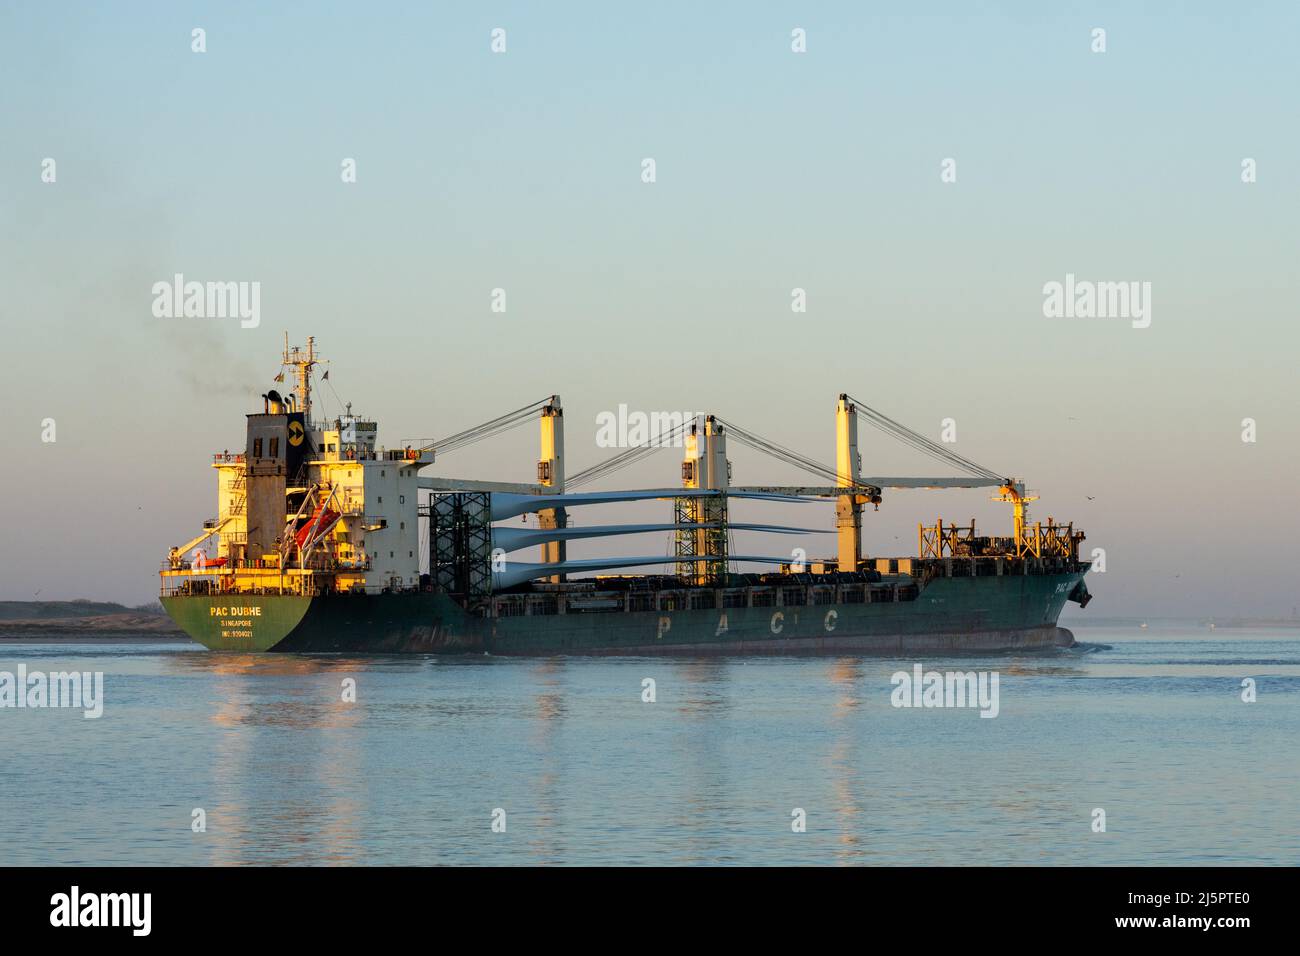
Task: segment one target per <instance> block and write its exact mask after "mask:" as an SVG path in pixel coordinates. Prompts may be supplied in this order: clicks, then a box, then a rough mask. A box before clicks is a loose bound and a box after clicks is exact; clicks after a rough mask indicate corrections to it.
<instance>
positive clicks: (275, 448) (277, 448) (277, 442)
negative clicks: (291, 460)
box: [271, 438, 280, 458]
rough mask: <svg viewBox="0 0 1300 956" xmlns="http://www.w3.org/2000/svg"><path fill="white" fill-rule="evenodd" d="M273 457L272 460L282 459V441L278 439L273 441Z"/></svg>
mask: <svg viewBox="0 0 1300 956" xmlns="http://www.w3.org/2000/svg"><path fill="white" fill-rule="evenodd" d="M271 457H272V458H279V457H280V439H278V438H272V439H271Z"/></svg>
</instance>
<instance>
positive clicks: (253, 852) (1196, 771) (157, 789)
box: [0, 627, 1300, 865]
mask: <svg viewBox="0 0 1300 956" xmlns="http://www.w3.org/2000/svg"><path fill="white" fill-rule="evenodd" d="M1074 630H1075V634H1076V636H1077V637H1078V638H1079V640H1081V641H1083V642H1087V644H1088V646H1085V647H1084V648H1081V649H1076V650H1071V651H1057V652H1051V653H1048V654H1046V655H1034V656H1023V657H997V658H962V659H957V660H943V659H938V658H930V659H924V660H923V661H922V663H923V664H924V666H925V667H926V669H931V670H956V669H960V670H996V671H997V672H998V674H999V675H1000V676H999V703H1000V713H999V715H998V716H997V717H996V718H995V719H987V718H981V717H980V716H979V712H978V710H974V709H964V710H961V709H928V710H927V709H901V708H894V707H893V706H891V704H890V694H891V691H892V690H893V687H892V685H891V683H890V677H891V675H892V674H893V673H895V672H896V671H899V670H909V671H910V669H911V666H912V664H913V663H914V661H913V660H911V659H908V660H898V661H895V660H860V659H822V660H802V659H783V660H761V659H758V660H739V659H737V660H727V661H709V660H699V661H671V660H659V659H654V660H649V659H620V660H608V659H592V660H587V659H578V658H573V659H550V660H513V659H500V658H487V657H479V658H473V659H464V660H456V659H435V658H422V657H383V658H371V659H354V658H334V657H314V656H313V657H284V656H266V657H232V656H224V655H216V654H212V653H209V652H207V651H204V650H202V649H201V648H198V647H197V646H196V645H190V644H149V643H113V644H106V643H100V644H89V643H83V644H64V643H60V644H36V643H27V644H24V643H20V642H11V641H5V642H3V643H0V670H6V671H11V672H13V671H16V670H17V667H18V665H19V664H25V665H26V666H27V668H28V670H29V671H30V670H42V671H57V670H69V669H75V670H82V671H102V672H103V673H104V681H105V698H106V702H105V711H104V715H103V717H101V718H100V719H98V720H86V719H84V718H83V717H82V714H81V712H80V711H79V710H78V711H69V710H16V709H0V749H2V753H3V772H0V863H4V864H51V863H54V864H246V863H251V864H347V863H357V864H537V863H549V864H584V863H585V864H628V863H631V864H719V863H720V864H737V863H743V864H815V863H832V864H837V863H838V864H900V863H907V864H923V865H924V864H1036V863H1050V864H1258V863H1264V864H1288V865H1294V864H1296V863H1300V759H1298V753H1300V634H1298V633H1297V632H1296V631H1280V630H1279V631H1269V630H1233V631H1225V630H1220V631H1209V632H1206V631H1192V630H1163V631H1161V630H1154V629H1153V630H1148V631H1124V630H1118V629H1096V630H1088V629H1086V628H1080V627H1075V628H1074ZM1246 677H1251V678H1254V679H1255V681H1256V684H1257V693H1258V700H1257V701H1256V702H1255V703H1250V704H1248V703H1243V702H1242V700H1241V693H1242V688H1241V681H1242V679H1243V678H1246ZM346 678H353V679H354V680H355V682H356V696H357V700H356V703H347V702H344V700H343V699H342V696H343V694H342V688H343V682H344V680H345V679H346ZM645 678H653V680H654V681H655V691H656V697H657V699H656V701H655V702H654V703H644V702H643V701H642V693H643V690H642V687H643V685H642V681H643V680H644V679H645ZM195 808H203V810H204V811H205V813H206V821H207V831H206V832H203V833H195V832H193V831H192V829H191V819H192V811H193V810H194V809H195ZM497 808H500V809H501V810H504V811H505V824H506V829H505V832H504V833H494V832H493V831H492V819H493V812H494V810H496V809H497ZM795 808H801V809H802V810H803V811H804V812H805V813H806V820H807V830H806V832H803V833H796V832H792V827H791V823H792V820H793V817H792V811H793V810H794V809H795ZM1094 808H1103V809H1104V810H1105V812H1106V832H1105V833H1094V832H1092V827H1091V824H1092V819H1093V817H1092V812H1093V810H1094Z"/></svg>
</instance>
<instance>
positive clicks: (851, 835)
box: [826, 658, 871, 865]
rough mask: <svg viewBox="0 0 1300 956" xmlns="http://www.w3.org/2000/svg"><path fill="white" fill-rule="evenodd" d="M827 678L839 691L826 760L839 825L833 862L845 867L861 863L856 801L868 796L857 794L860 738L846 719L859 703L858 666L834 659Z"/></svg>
mask: <svg viewBox="0 0 1300 956" xmlns="http://www.w3.org/2000/svg"><path fill="white" fill-rule="evenodd" d="M827 676H828V677H829V678H830V682H831V684H832V685H833V687H834V688H835V689H836V690H837V691H839V695H838V696H837V697H836V698H835V703H834V705H833V707H832V708H831V721H832V723H833V724H834V725H835V726H836V727H837V729H838V734H837V736H836V739H835V743H834V744H833V745H832V747H831V752H830V754H829V755H828V759H827V761H826V763H827V769H828V770H829V771H830V778H831V793H832V795H833V797H834V809H835V818H836V820H837V821H838V823H839V835H838V837H837V843H838V844H839V845H838V847H837V848H836V851H835V859H836V861H837V862H838V863H840V864H845V865H847V864H852V863H861V862H863V852H862V849H861V848H860V844H861V843H862V838H861V836H860V835H859V832H858V831H859V826H860V823H861V820H862V819H863V814H862V806H861V804H860V802H859V799H860V797H861V798H866V799H870V797H871V794H862V793H860V792H859V791H860V790H861V788H862V781H861V780H860V775H859V773H858V753H857V751H858V741H859V739H860V735H859V732H858V727H857V726H856V725H855V724H853V723H852V722H851V721H850V719H849V718H851V717H852V716H853V715H854V713H855V712H856V711H857V710H858V704H859V703H860V701H859V699H858V687H859V684H860V681H861V677H862V664H861V662H860V661H858V660H856V659H854V658H836V659H834V660H833V661H832V662H831V664H830V667H829V669H828V672H827Z"/></svg>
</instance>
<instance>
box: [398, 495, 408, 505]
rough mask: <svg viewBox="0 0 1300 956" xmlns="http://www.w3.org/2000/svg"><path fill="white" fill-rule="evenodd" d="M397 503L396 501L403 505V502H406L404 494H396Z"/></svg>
mask: <svg viewBox="0 0 1300 956" xmlns="http://www.w3.org/2000/svg"><path fill="white" fill-rule="evenodd" d="M397 503H398V504H399V505H404V504H406V495H398V496H397Z"/></svg>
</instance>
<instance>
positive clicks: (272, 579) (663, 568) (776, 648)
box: [160, 335, 1090, 655]
mask: <svg viewBox="0 0 1300 956" xmlns="http://www.w3.org/2000/svg"><path fill="white" fill-rule="evenodd" d="M281 360H282V367H281V371H280V374H279V375H277V376H276V382H277V384H281V383H284V382H285V381H286V378H285V376H286V374H288V375H291V376H292V378H293V385H292V388H291V389H288V388H286V390H285V393H283V394H282V393H281V391H279V390H277V389H275V388H272V389H269V390H268V391H267V392H266V393H265V394H263V395H262V396H261V398H262V409H261V411H258V412H255V413H252V414H249V415H247V418H246V423H245V428H244V438H245V442H244V449H243V451H237V452H230V451H229V450H227V451H223V452H222V453H220V454H216V455H214V456H213V459H212V468H213V470H214V471H215V474H216V479H217V515H216V517H214V518H212V519H210V520H208V521H205V522H204V523H203V527H202V529H201V532H200V534H198V535H197V536H196V537H194V538H193V539H192V540H190V541H188V542H186V543H185V544H182V545H177V546H176V547H173V548H172V549H171V550H170V552H169V554H168V557H167V560H166V561H165V562H164V563H163V567H162V569H161V572H160V576H161V595H160V599H161V602H162V605H163V607H164V608H165V609H166V611H167V613H168V614H170V615H171V617H172V618H173V619H174V620H175V621H176V623H177V624H178V625H180V627H181V628H182V629H184V631H185V632H186V633H187V634H188V635H189V636H190V637H191V638H193V639H194V640H195V641H197V642H198V643H200V644H202V645H204V646H205V647H207V648H210V649H212V650H214V651H232V652H240V653H248V652H264V651H279V652H309V653H310V652H325V653H331V652H346V653H349V654H358V653H376V654H384V653H421V654H485V653H486V654H492V655H553V654H574V655H578V654H616V655H662V654H681V655H708V654H734V655H758V654H886V655H898V654H909V653H962V652H981V653H987V652H1018V651H1025V650H1034V649H1043V648H1051V647H1059V646H1070V645H1071V644H1072V643H1073V638H1072V636H1071V635H1070V633H1069V631H1068V630H1066V629H1064V628H1061V627H1058V625H1057V620H1058V618H1059V615H1060V613H1061V610H1062V608H1063V607H1064V605H1065V604H1066V602H1067V601H1072V602H1075V603H1078V604H1079V605H1081V606H1083V605H1086V604H1087V603H1088V601H1089V600H1090V595H1089V593H1088V589H1087V586H1086V584H1085V583H1084V575H1085V574H1086V573H1087V571H1088V568H1089V565H1088V563H1087V562H1086V561H1081V560H1080V558H1079V546H1080V543H1081V542H1082V541H1083V540H1084V534H1083V532H1082V531H1078V530H1076V529H1075V528H1074V526H1073V524H1064V525H1063V524H1058V523H1056V522H1055V521H1053V520H1052V519H1050V518H1049V519H1048V521H1047V522H1046V524H1044V523H1042V522H1035V523H1033V524H1032V525H1031V524H1030V523H1029V519H1028V505H1029V502H1031V501H1033V500H1035V497H1034V496H1033V495H1030V494H1028V493H1027V492H1026V490H1025V486H1024V483H1023V482H1021V481H1018V480H1016V479H1013V478H1006V477H1000V476H999V475H998V474H997V473H996V472H994V471H990V470H988V469H986V468H984V467H983V466H980V465H977V464H976V463H974V462H972V461H970V460H969V459H966V458H964V457H961V456H959V455H956V454H955V453H954V452H953V451H952V450H951V449H950V448H948V447H947V446H945V445H943V444H940V443H938V442H934V441H932V440H930V439H928V438H926V437H924V436H922V435H920V434H919V433H917V432H914V431H912V430H910V429H908V428H906V426H903V425H901V424H899V423H898V422H895V421H893V420H892V419H889V418H887V417H886V416H884V415H883V414H882V413H880V412H878V411H876V410H875V409H872V408H870V407H869V406H867V405H865V404H864V403H862V402H859V401H858V400H856V399H853V398H852V397H850V396H849V395H848V393H841V394H840V396H839V399H838V402H837V405H836V423H835V424H836V441H835V446H836V458H835V463H834V465H830V464H823V463H821V462H819V461H817V460H815V459H812V458H808V457H805V456H804V455H802V454H800V453H799V452H796V451H794V450H792V449H790V448H788V447H785V446H782V445H779V444H777V443H775V442H772V441H769V440H768V439H765V438H763V437H762V436H760V435H758V434H757V433H755V432H753V431H750V430H749V429H747V428H744V427H742V426H740V425H737V424H735V423H733V422H728V421H725V420H724V419H722V418H720V417H719V416H716V415H699V416H686V415H678V416H669V415H664V416H662V417H661V420H659V421H657V422H655V423H653V425H654V426H657V428H652V429H651V430H652V431H653V432H654V433H653V434H650V433H649V432H648V431H647V430H645V429H642V433H637V434H632V435H630V436H628V438H630V440H628V441H626V442H625V444H627V445H629V446H630V447H627V448H625V449H624V450H623V451H621V452H619V453H617V454H615V455H614V456H613V457H611V458H610V459H608V460H607V461H605V462H601V463H600V464H598V465H596V466H594V467H592V468H588V469H586V470H585V471H582V472H578V473H577V474H573V475H570V476H569V477H568V480H567V481H566V476H565V467H564V465H565V460H564V416H563V409H562V406H561V403H560V399H559V397H558V396H550V397H548V398H545V399H542V400H540V401H538V402H534V403H533V404H531V405H528V406H525V407H523V408H520V409H516V410H515V411H513V412H509V413H507V414H505V415H502V416H500V417H498V418H496V419H493V420H491V421H489V422H485V423H484V424H483V425H480V426H476V427H474V428H471V429H467V430H465V431H461V432H458V433H456V434H454V435H451V436H449V437H448V438H445V439H441V440H438V441H424V440H411V441H401V442H398V443H397V444H396V445H394V446H393V447H383V446H381V445H379V444H378V442H377V437H378V426H377V424H376V422H375V421H374V420H372V419H370V418H368V417H366V416H362V415H354V414H353V413H352V407H351V404H348V405H347V406H342V405H341V404H340V408H339V412H340V413H339V414H338V415H336V416H335V417H334V418H333V419H322V418H318V417H317V416H316V415H315V414H314V413H313V406H312V389H313V384H314V376H315V374H316V369H317V367H318V366H319V365H320V364H321V363H322V360H321V358H320V357H319V355H318V354H317V352H316V348H315V342H314V340H313V339H311V338H309V339H308V340H307V344H306V346H305V347H297V346H295V347H290V345H289V342H288V337H287V335H286V338H285V346H284V352H283V355H282V357H281ZM328 375H329V372H328V371H326V372H325V373H324V375H323V376H322V379H328ZM860 419H865V420H866V421H867V422H868V423H869V424H871V425H872V426H873V427H876V428H877V429H879V430H880V431H881V432H883V433H884V434H886V435H890V436H891V437H894V438H898V439H899V440H901V441H904V442H906V443H908V444H909V445H911V446H912V447H914V448H917V449H918V450H920V451H923V452H925V453H926V454H928V455H930V456H931V457H933V458H935V459H937V460H939V461H941V462H944V463H947V464H949V465H951V466H953V468H954V469H955V470H957V471H960V472H962V473H963V474H961V475H959V476H957V477H948V478H934V477H909V478H876V477H864V476H863V475H862V474H861V458H860V455H859V453H858V423H859V420H860ZM534 420H535V421H536V422H537V423H538V424H539V427H540V445H541V453H540V456H539V460H538V463H537V481H536V483H511V482H493V481H482V480H475V479H459V478H452V477H442V476H435V475H432V474H428V473H426V472H428V471H430V470H432V467H433V466H434V465H435V462H441V461H442V460H443V458H444V457H445V456H446V455H447V454H450V453H452V452H454V451H455V450H456V449H458V448H461V447H464V446H465V445H467V444H470V443H473V442H476V441H479V440H481V439H483V438H487V437H491V436H492V435H496V434H500V433H501V432H502V431H504V430H506V429H509V428H513V427H516V426H518V425H520V424H522V423H526V422H528V421H534ZM633 431H634V432H635V431H636V430H635V429H633ZM729 439H730V440H732V441H733V442H739V443H741V444H744V445H746V446H748V447H750V448H753V449H756V450H759V451H763V452H765V453H767V454H770V455H772V456H773V457H775V458H776V459H778V460H780V461H783V462H785V463H787V464H794V465H796V466H798V467H800V468H801V469H803V470H805V471H807V472H808V473H810V474H811V475H814V476H816V477H815V479H814V481H818V482H820V483H814V484H808V485H795V486H781V485H749V486H745V485H736V484H733V483H732V480H731V479H732V468H731V462H730V461H728V459H727V441H728V440H729ZM664 447H668V448H680V449H684V453H683V460H682V462H681V474H680V485H679V486H678V485H673V486H671V487H668V486H665V487H656V488H641V489H624V490H613V491H574V490H573V489H574V488H576V487H580V486H581V485H584V484H587V483H590V482H595V481H599V480H602V479H603V478H605V477H606V476H608V475H609V474H612V473H613V472H615V471H617V470H618V469H619V468H621V467H624V466H626V465H627V464H630V463H632V462H634V461H636V460H639V459H641V458H644V457H646V456H647V455H648V454H650V453H652V452H654V451H655V450H657V449H659V448H664ZM898 488H933V489H943V488H989V489H992V490H994V491H995V494H996V497H995V500H998V501H1002V502H1006V503H1008V504H1010V505H1011V507H1012V512H1013V527H1012V533H1011V534H1010V535H1006V536H985V535H981V534H979V533H977V531H976V528H975V523H974V521H972V522H971V523H970V524H969V525H957V524H953V523H945V522H944V521H943V520H942V519H939V520H937V521H936V523H935V524H934V525H929V526H927V525H925V524H924V523H921V524H919V525H918V529H917V546H918V553H917V554H916V555H911V556H906V557H871V556H867V555H864V554H863V533H862V527H863V514H864V510H865V509H866V508H868V507H874V508H876V509H878V508H879V506H880V504H881V502H882V500H883V495H884V494H885V492H887V491H889V490H891V489H898ZM828 499H829V500H833V501H834V503H835V528H834V534H835V535H836V541H837V550H836V553H835V555H834V556H827V557H824V558H820V559H817V558H807V557H806V554H807V550H806V549H802V548H795V549H791V550H790V551H788V552H786V551H784V549H783V548H769V549H766V550H774V551H781V552H782V553H780V554H777V555H775V556H773V555H765V554H736V553H733V552H732V549H731V542H732V540H733V532H736V531H745V532H753V533H755V534H756V535H760V536H764V537H763V540H789V539H788V537H787V538H784V539H782V538H780V537H777V538H768V537H766V536H768V535H773V536H789V535H794V534H800V533H806V532H810V531H814V530H816V529H806V528H797V527H791V526H786V525H775V524H769V523H738V522H733V521H731V520H729V514H728V512H729V504H730V503H732V502H738V501H745V502H753V503H762V502H807V501H815V500H828ZM632 501H658V502H662V503H663V505H664V509H665V518H668V517H669V516H668V515H667V511H668V509H669V508H671V510H672V513H671V520H665V521H664V522H662V523H656V524H644V523H641V524H609V525H585V524H575V523H574V522H572V521H571V520H570V518H569V515H570V512H573V511H574V510H575V509H580V508H582V507H584V506H587V505H599V504H604V505H609V504H618V503H621V502H632ZM521 518H522V519H523V521H524V526H522V527H521V526H519V524H518V521H519V519H521ZM507 521H509V522H511V524H510V525H506V524H504V523H503V522H507ZM529 522H532V523H531V524H529ZM651 533H658V534H660V535H661V536H666V537H667V538H668V540H669V541H671V554H667V553H665V552H666V549H665V552H661V553H659V554H657V555H656V554H649V555H647V554H640V555H636V554H632V555H619V556H612V557H594V558H584V559H571V558H569V556H568V544H569V543H570V542H573V541H578V540H583V539H592V538H605V537H615V536H618V537H622V536H627V537H635V536H638V535H646V534H651ZM531 549H538V551H539V553H538V554H537V557H538V560H522V559H521V557H520V556H521V554H524V555H526V553H527V551H529V550H531ZM742 565H749V566H758V567H759V568H760V570H755V571H740V570H737V568H738V566H742ZM656 566H658V568H659V570H658V571H657V572H656V573H628V572H631V571H632V569H637V568H642V569H644V568H655V567H656Z"/></svg>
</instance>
